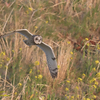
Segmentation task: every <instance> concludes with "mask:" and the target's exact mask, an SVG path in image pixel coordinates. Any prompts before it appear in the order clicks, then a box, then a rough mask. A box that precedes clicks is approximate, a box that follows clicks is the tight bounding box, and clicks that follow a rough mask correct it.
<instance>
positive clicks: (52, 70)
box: [37, 42, 58, 78]
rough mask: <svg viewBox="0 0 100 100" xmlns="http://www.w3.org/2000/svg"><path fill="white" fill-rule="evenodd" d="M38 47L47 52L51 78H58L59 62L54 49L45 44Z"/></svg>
mask: <svg viewBox="0 0 100 100" xmlns="http://www.w3.org/2000/svg"><path fill="white" fill-rule="evenodd" d="M37 46H38V47H40V48H41V49H42V50H43V51H44V52H45V54H46V58H47V63H48V67H49V70H50V73H51V76H52V78H56V77H57V72H58V68H57V62H56V58H55V55H54V52H53V50H52V48H51V47H50V46H49V45H47V44H45V43H44V42H42V43H41V44H40V45H37Z"/></svg>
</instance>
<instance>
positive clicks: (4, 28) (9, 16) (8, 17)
mask: <svg viewBox="0 0 100 100" xmlns="http://www.w3.org/2000/svg"><path fill="white" fill-rule="evenodd" d="M13 11H14V8H13V9H12V10H11V12H10V14H9V16H8V18H7V20H6V22H5V24H4V26H3V29H2V32H3V31H4V29H5V27H6V24H7V22H8V20H9V18H10V16H11V14H12V12H13Z"/></svg>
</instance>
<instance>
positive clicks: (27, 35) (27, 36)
mask: <svg viewBox="0 0 100 100" xmlns="http://www.w3.org/2000/svg"><path fill="white" fill-rule="evenodd" d="M15 32H18V33H19V34H21V35H23V36H25V37H26V38H30V37H31V36H32V35H33V34H31V33H30V32H29V31H28V30H27V29H17V30H16V31H13V32H10V33H7V34H5V35H1V36H0V38H3V37H6V36H9V35H12V34H14V33H15Z"/></svg>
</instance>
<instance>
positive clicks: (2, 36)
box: [0, 31, 15, 38]
mask: <svg viewBox="0 0 100 100" xmlns="http://www.w3.org/2000/svg"><path fill="white" fill-rule="evenodd" d="M14 33H15V31H13V32H10V33H7V34H4V35H1V36H0V38H4V37H6V36H9V35H12V34H14Z"/></svg>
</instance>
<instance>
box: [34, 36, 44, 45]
mask: <svg viewBox="0 0 100 100" xmlns="http://www.w3.org/2000/svg"><path fill="white" fill-rule="evenodd" d="M34 43H35V44H37V45H38V44H41V43H42V37H41V36H40V35H35V36H34Z"/></svg>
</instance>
